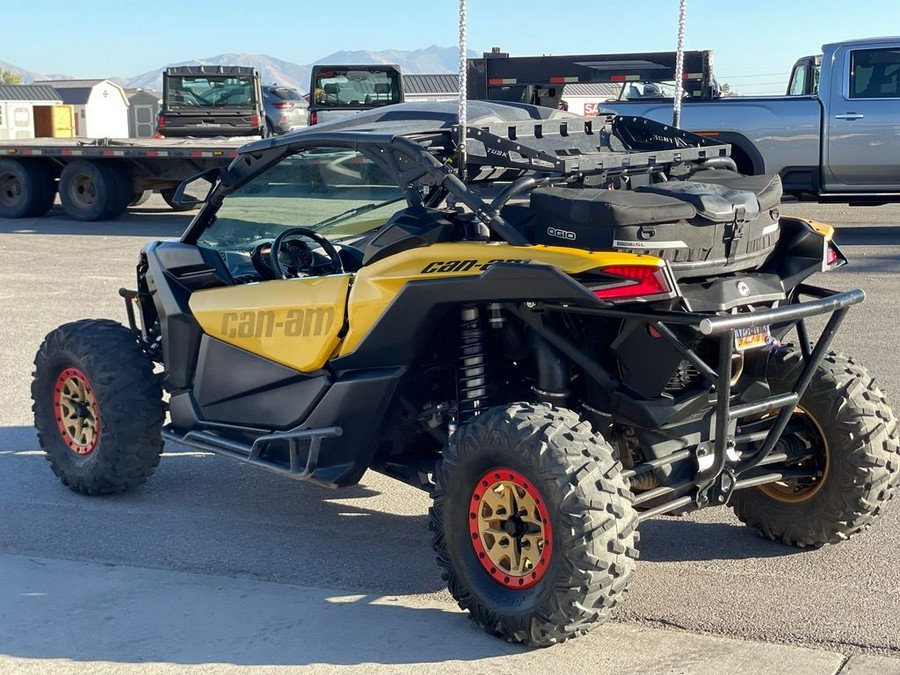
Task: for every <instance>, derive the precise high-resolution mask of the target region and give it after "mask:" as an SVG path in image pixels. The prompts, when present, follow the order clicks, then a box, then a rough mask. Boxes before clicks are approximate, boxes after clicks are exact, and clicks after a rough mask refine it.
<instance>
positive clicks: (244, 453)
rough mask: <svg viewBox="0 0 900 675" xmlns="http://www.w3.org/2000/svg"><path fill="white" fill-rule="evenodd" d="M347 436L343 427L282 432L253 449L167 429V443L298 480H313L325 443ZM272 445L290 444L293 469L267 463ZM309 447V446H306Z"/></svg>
mask: <svg viewBox="0 0 900 675" xmlns="http://www.w3.org/2000/svg"><path fill="white" fill-rule="evenodd" d="M343 433H344V430H343V429H342V428H341V427H323V428H321V429H303V430H299V431H280V432H275V433H271V434H264V435H262V436H259V437H257V439H256V440H255V441H253V444H252V445H247V444H246V443H241V442H239V441H234V440H231V439H228V438H223V437H222V436H219V435H217V434H214V433H212V432H210V431H189V432H188V433H186V434H185V435H184V436H182V435H181V434H179V433H177V432H175V431H173V430H172V429H170V428H168V427H167V428H165V429H163V432H162V436H163V439H165V440H167V441H173V442H175V443H182V444H183V445H187V446H189V447H191V448H195V449H197V450H203V451H206V452H212V453H214V454H216V455H221V456H223V457H228V458H229V459H236V460H238V461H239V462H244V463H245V464H252V465H253V466H257V467H259V468H261V469H266V470H267V471H272V472H273V473H277V474H280V475H282V476H287V477H288V478H294V479H296V480H309V479H311V478H312V476H313V473H314V472H315V470H316V468H317V466H318V463H319V450H320V448H321V445H322V439H324V438H335V437H337V436H340V435H342V434H343ZM272 443H286V444H287V448H288V453H289V457H290V465H289V466H285V465H284V464H281V463H279V462H274V461H272V460H270V459H267V458H266V456H265V450H266V448H267V447H268V446H269V445H270V444H272ZM306 444H308V446H306ZM301 445H303V446H306V447H308V452H307V453H306V462H305V463H303V464H302V465H301V460H300V458H301V452H300V450H301Z"/></svg>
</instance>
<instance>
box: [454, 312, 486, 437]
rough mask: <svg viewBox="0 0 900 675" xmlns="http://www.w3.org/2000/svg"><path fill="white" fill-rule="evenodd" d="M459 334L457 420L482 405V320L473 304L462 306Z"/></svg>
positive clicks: (483, 354) (474, 411)
mask: <svg viewBox="0 0 900 675" xmlns="http://www.w3.org/2000/svg"><path fill="white" fill-rule="evenodd" d="M460 323H461V326H460V333H459V338H460V339H459V361H460V364H459V394H458V395H459V402H458V404H457V409H458V411H459V412H458V415H459V420H460V422H465V421H466V420H468V419H470V418H472V417H474V416H475V415H478V414H480V413H481V412H482V411H483V410H484V409H485V407H486V399H487V388H486V384H485V352H484V338H485V329H484V320H483V318H482V315H481V310H480V309H479V308H478V307H477V306H474V305H470V306H466V307H463V309H462V312H461V313H460Z"/></svg>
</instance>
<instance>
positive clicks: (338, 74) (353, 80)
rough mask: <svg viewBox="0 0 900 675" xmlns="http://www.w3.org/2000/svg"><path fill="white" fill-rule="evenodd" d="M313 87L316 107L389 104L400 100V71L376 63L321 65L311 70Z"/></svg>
mask: <svg viewBox="0 0 900 675" xmlns="http://www.w3.org/2000/svg"><path fill="white" fill-rule="evenodd" d="M312 91H313V92H314V95H315V105H316V107H318V108H345V107H358V106H382V105H391V104H393V103H400V73H399V72H397V70H396V69H395V68H379V67H377V66H373V67H372V68H371V69H369V68H366V69H354V70H349V69H346V70H341V69H336V68H323V69H321V70H318V71H315V72H314V75H313V86H312Z"/></svg>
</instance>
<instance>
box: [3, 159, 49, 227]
mask: <svg viewBox="0 0 900 675" xmlns="http://www.w3.org/2000/svg"><path fill="white" fill-rule="evenodd" d="M54 187H55V186H54V184H53V174H52V173H51V171H50V168H49V167H48V166H47V165H46V164H44V163H43V162H41V161H40V160H27V161H24V162H23V161H19V160H15V159H0V218H39V217H40V216H43V215H44V214H45V213H47V211H49V210H50V208H51V207H52V206H53V197H54V195H55V194H56V190H55V189H54Z"/></svg>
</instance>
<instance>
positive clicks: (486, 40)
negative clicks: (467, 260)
mask: <svg viewBox="0 0 900 675" xmlns="http://www.w3.org/2000/svg"><path fill="white" fill-rule="evenodd" d="M6 5H8V6H6ZM687 7H688V15H687V17H688V20H687V33H686V47H687V48H688V49H712V50H713V51H714V53H715V61H714V64H715V66H714V67H715V71H716V73H717V75H718V78H719V80H720V81H723V82H728V83H729V84H731V85H732V88H733V89H736V90H737V91H739V92H741V93H746V94H754V93H767V92H771V91H774V92H780V91H782V90H783V88H784V85H785V83H786V81H787V75H788V72H789V71H790V68H791V65H792V64H793V62H794V61H795V60H796V59H797V58H798V57H800V56H804V55H806V54H812V53H816V52H818V51H819V50H820V47H821V45H822V44H823V43H826V42H831V41H838V40H845V39H851V38H860V37H873V36H881V35H889V34H898V33H900V0H857V1H856V2H849V1H847V0H843V1H838V0H688V3H687ZM458 9H459V3H458V1H457V0H418V1H413V0H387V1H386V2H383V3H381V2H378V1H377V0H334V1H331V2H329V1H327V0H277V1H276V0H242V1H241V2H237V1H235V0H144V1H135V0H79V1H78V2H72V1H71V0H29V1H24V2H15V3H13V2H4V17H3V24H4V30H3V36H2V38H0V61H6V62H8V63H12V64H14V65H16V66H19V67H22V68H26V69H28V70H34V71H37V72H41V73H45V74H51V73H54V74H64V75H70V76H75V77H115V76H134V75H139V74H141V73H144V72H146V71H149V70H153V69H156V68H160V67H161V66H164V65H166V64H169V63H174V62H179V61H187V60H190V59H194V58H200V57H204V56H215V55H217V54H221V53H224V52H244V53H250V54H268V55H269V56H274V57H276V58H280V59H284V60H286V61H292V62H294V63H299V64H309V63H313V62H315V61H316V60H318V59H321V58H322V57H324V56H327V55H329V54H331V53H333V52H336V51H341V50H357V49H366V50H376V51H377V50H384V49H401V50H413V49H421V48H425V47H428V46H430V45H438V46H441V47H450V46H454V45H456V44H457V41H458V37H459V28H458ZM468 19H469V20H468V44H469V49H472V50H475V51H477V52H479V53H480V52H482V51H485V50H489V49H490V48H491V47H492V46H499V47H502V48H503V50H504V51H507V52H509V53H510V54H512V55H513V56H526V55H534V54H585V53H608V52H628V51H666V50H673V49H674V48H675V41H676V35H677V19H678V0H620V1H619V2H599V1H598V0H469V2H468Z"/></svg>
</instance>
